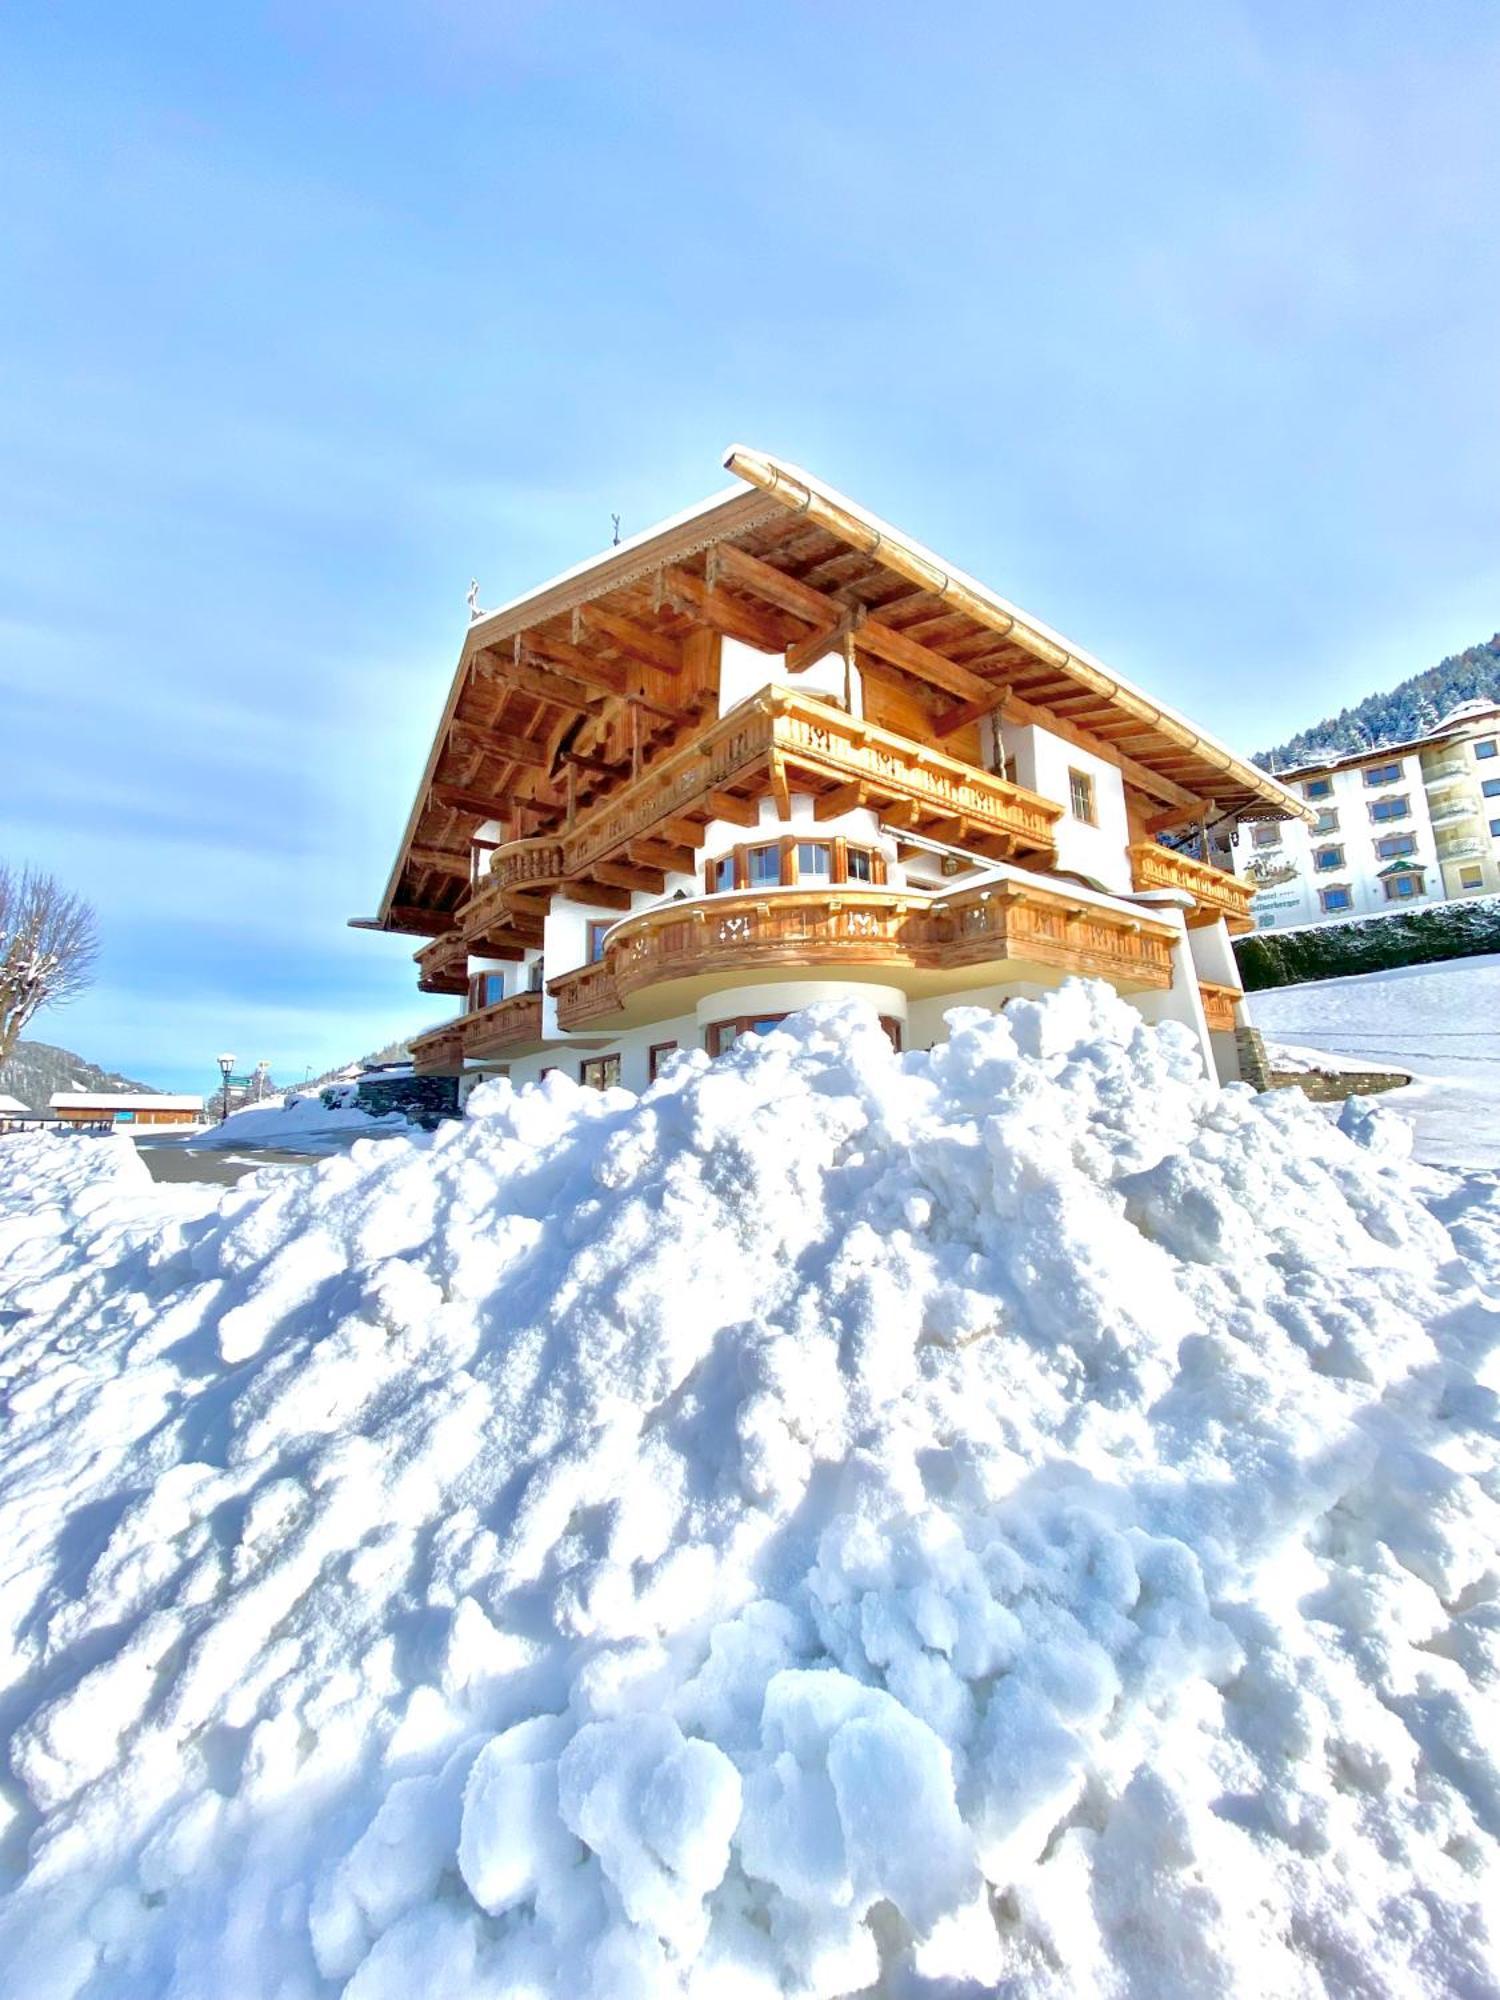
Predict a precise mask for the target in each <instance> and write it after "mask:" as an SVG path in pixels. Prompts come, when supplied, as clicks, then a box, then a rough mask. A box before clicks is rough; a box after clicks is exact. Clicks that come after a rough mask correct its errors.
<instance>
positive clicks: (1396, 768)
mask: <svg viewBox="0 0 1500 2000" xmlns="http://www.w3.org/2000/svg"><path fill="white" fill-rule="evenodd" d="M1363 775H1364V781H1365V784H1366V785H1367V786H1370V787H1374V786H1376V785H1399V784H1400V782H1401V764H1400V761H1399V759H1398V760H1397V762H1396V763H1394V764H1367V765H1366V766H1365V769H1364V774H1363Z"/></svg>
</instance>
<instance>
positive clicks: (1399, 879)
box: [1385, 868, 1427, 903]
mask: <svg viewBox="0 0 1500 2000" xmlns="http://www.w3.org/2000/svg"><path fill="white" fill-rule="evenodd" d="M1426 888H1427V885H1426V882H1425V881H1424V880H1423V876H1422V871H1421V869H1420V868H1414V869H1412V870H1411V872H1410V873H1409V874H1403V875H1387V876H1386V878H1385V899H1386V901H1387V902H1388V903H1409V902H1410V901H1411V899H1412V897H1413V896H1421V895H1424V894H1425V893H1426Z"/></svg>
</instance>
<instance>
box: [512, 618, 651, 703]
mask: <svg viewBox="0 0 1500 2000" xmlns="http://www.w3.org/2000/svg"><path fill="white" fill-rule="evenodd" d="M515 647H516V656H517V658H518V659H521V660H524V659H525V657H526V655H527V654H528V653H534V654H535V655H536V656H537V658H538V659H539V660H541V661H543V662H546V661H549V660H552V661H555V662H556V663H557V665H558V666H560V667H566V668H567V669H568V671H569V673H571V674H573V675H575V676H576V677H577V679H578V680H580V681H582V682H583V684H584V685H585V686H586V687H596V688H600V689H602V690H603V692H604V693H606V694H624V693H625V692H626V690H627V689H628V687H629V685H630V677H629V675H628V674H627V673H626V671H625V669H624V668H623V667H622V666H619V665H617V664H616V663H615V662H614V661H613V660H601V659H598V658H596V657H595V655H594V654H592V653H587V652H585V651H584V649H583V647H582V646H573V645H570V644H569V643H568V641H567V640H566V639H554V638H552V637H551V636H550V635H549V636H546V637H544V636H543V634H542V633H540V632H518V633H517V634H516V640H515Z"/></svg>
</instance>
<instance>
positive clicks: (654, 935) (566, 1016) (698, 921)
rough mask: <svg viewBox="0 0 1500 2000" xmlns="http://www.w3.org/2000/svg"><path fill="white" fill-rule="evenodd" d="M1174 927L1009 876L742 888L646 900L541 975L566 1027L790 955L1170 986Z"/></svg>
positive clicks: (926, 969) (816, 961) (803, 961)
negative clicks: (1023, 970)
mask: <svg viewBox="0 0 1500 2000" xmlns="http://www.w3.org/2000/svg"><path fill="white" fill-rule="evenodd" d="M1173 936H1174V933H1173V931H1172V930H1171V928H1170V927H1169V926H1168V925H1165V924H1162V923H1158V922H1153V921H1152V920H1151V919H1150V918H1149V917H1145V916H1143V915H1140V916H1138V915H1136V914H1134V913H1130V914H1127V913H1125V912H1124V911H1115V910H1111V909H1108V908H1104V907H1101V906H1099V905H1096V904H1092V903H1086V902H1083V901H1082V900H1080V899H1078V898H1076V897H1072V896H1069V895H1068V894H1067V893H1066V892H1065V891H1063V892H1058V893H1053V892H1051V891H1050V890H1047V891H1043V890H1038V889H1033V888H1031V887H1030V886H1028V885H1023V884H1019V883H1015V882H1009V881H1007V882H999V883H996V884H995V885H994V886H993V887H992V888H990V889H984V890H973V889H971V890H968V891H965V892H964V893H962V894H959V895H955V896H951V897H945V898H941V899H931V900H929V899H928V898H927V897H925V896H923V895H921V894H913V893H911V892H906V893H903V892H901V891H900V890H887V889H851V888H840V889H818V890H781V891H772V892H769V893H766V892H760V893H757V892H755V891H748V892H745V893H741V894H738V895H723V896H711V897H702V898H700V899H698V900H697V901H696V902H693V903H673V904H667V905H664V906H661V907H658V908H657V909H654V910H645V911H642V912H641V914H640V915H639V916H637V917H632V918H629V919H627V920H626V921H624V922H622V923H620V924H617V925H616V926H615V928H614V929H613V930H612V931H611V932H610V934H609V936H608V937H607V938H606V940H605V945H604V957H603V959H602V960H601V961H600V962H599V963H598V964H597V965H589V966H585V967H583V968H582V969H581V970H580V971H578V972H569V973H565V974H563V976H562V977H561V978H558V979H554V980H550V981H549V982H548V989H547V990H548V991H549V992H550V993H551V994H553V995H554V996H555V998H556V1000H557V1015H558V1025H559V1026H560V1027H561V1028H563V1029H566V1030H569V1031H572V1032H577V1031H579V1030H583V1029H588V1028H592V1027H595V1026H596V1025H598V1024H602V1023H606V1022H610V1021H618V1019H619V1017H620V1016H621V1015H622V1014H623V1015H625V1016H626V1019H627V1020H630V1019H635V1018H639V1019H642V1020H646V1019H652V1018H658V1017H659V1015H660V1011H661V1007H662V1005H664V1004H666V1002H665V999H664V1000H662V1001H660V1002H657V1003H655V1011H653V1003H651V1002H650V1001H648V1000H646V999H645V998H644V997H642V998H639V999H638V996H644V995H645V994H646V992H647V989H650V988H657V987H666V986H668V985H670V984H671V983H672V982H675V981H682V980H700V979H702V978H703V977H704V976H705V975H720V976H721V977H722V976H725V975H728V976H730V977H733V978H740V979H742V978H754V977H758V976H761V975H764V974H767V973H775V972H776V971H777V970H778V969H785V968H788V967H794V966H795V967H798V968H813V967H816V968H818V969H820V970H822V969H834V970H836V969H838V968H841V967H842V968H845V969H857V970H858V972H859V973H860V974H861V975H862V976H866V977H868V976H871V975H872V973H878V974H888V975H889V976H890V977H891V979H892V981H893V983H895V984H903V983H904V981H903V979H902V975H903V974H904V973H911V972H916V973H939V974H941V973H945V972H951V973H955V974H957V973H960V972H968V971H971V970H972V969H974V968H978V967H984V966H988V965H991V964H993V965H995V966H996V967H997V969H998V967H999V966H1000V965H1001V964H1003V963H1005V962H1006V961H1018V962H1021V963H1024V964H1026V965H1030V966H1035V967H1038V968H1047V969H1051V970H1053V971H1057V972H1063V973H1070V972H1071V973H1080V974H1087V975H1095V976H1098V977H1102V978H1105V979H1108V980H1110V981H1111V982H1112V983H1113V984H1114V985H1116V986H1118V987H1120V988H1122V989H1123V990H1126V991H1129V990H1141V989H1144V988H1152V987H1155V988H1164V987H1166V986H1169V985H1170V984H1171V979H1172V940H1173ZM969 983H973V982H972V981H970V982H969ZM622 1025H623V1024H622Z"/></svg>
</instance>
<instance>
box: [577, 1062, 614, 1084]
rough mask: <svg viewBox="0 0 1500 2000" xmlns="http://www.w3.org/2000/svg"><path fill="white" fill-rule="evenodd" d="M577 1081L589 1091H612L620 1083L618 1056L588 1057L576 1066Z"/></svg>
mask: <svg viewBox="0 0 1500 2000" xmlns="http://www.w3.org/2000/svg"><path fill="white" fill-rule="evenodd" d="M578 1081H579V1082H580V1083H582V1084H586V1085H587V1086H588V1088H589V1089H590V1090H613V1089H614V1088H615V1086H616V1084H618V1082H619V1081H620V1058H619V1057H618V1056H589V1057H587V1058H586V1059H585V1060H584V1061H583V1062H581V1063H580V1064H579V1065H578Z"/></svg>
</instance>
